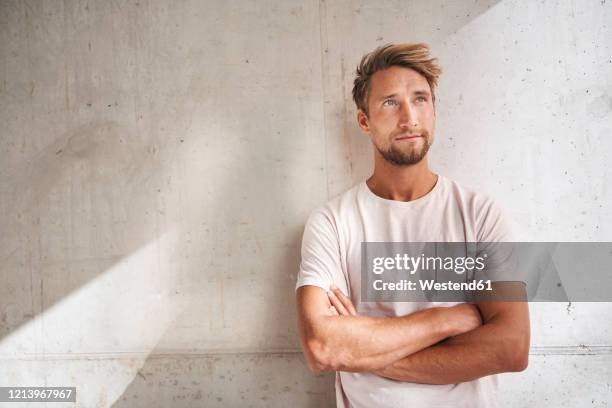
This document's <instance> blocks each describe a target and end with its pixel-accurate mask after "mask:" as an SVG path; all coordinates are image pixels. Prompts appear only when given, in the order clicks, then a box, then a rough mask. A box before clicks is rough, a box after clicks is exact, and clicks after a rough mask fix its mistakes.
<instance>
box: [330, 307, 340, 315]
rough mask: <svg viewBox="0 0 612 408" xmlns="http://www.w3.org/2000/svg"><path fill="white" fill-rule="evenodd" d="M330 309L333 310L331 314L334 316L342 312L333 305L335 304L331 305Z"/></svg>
mask: <svg viewBox="0 0 612 408" xmlns="http://www.w3.org/2000/svg"><path fill="white" fill-rule="evenodd" d="M329 311H330V312H331V314H332V315H333V316H340V313H338V311H337V310H336V308H335V307H333V306H330V307H329Z"/></svg>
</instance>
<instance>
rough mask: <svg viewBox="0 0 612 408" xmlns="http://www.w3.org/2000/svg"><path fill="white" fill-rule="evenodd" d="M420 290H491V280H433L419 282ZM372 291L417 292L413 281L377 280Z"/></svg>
mask: <svg viewBox="0 0 612 408" xmlns="http://www.w3.org/2000/svg"><path fill="white" fill-rule="evenodd" d="M418 282H419V289H420V290H448V291H452V290H466V291H469V290H478V291H481V290H493V288H492V287H491V280H490V279H488V280H483V279H480V280H474V281H471V282H453V281H448V282H436V281H435V280H419V281H418ZM372 286H373V287H374V290H378V291H381V290H417V284H416V282H414V281H409V280H406V279H402V280H400V281H398V282H383V281H382V280H381V279H377V280H375V281H374V282H373V284H372Z"/></svg>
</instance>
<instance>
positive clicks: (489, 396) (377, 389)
mask: <svg viewBox="0 0 612 408" xmlns="http://www.w3.org/2000/svg"><path fill="white" fill-rule="evenodd" d="M506 241H511V239H510V232H509V228H508V225H507V223H506V222H505V221H504V218H503V216H502V211H501V210H500V208H499V207H498V206H497V205H496V204H495V202H494V201H493V200H491V199H490V198H489V197H487V196H485V195H483V194H479V193H476V192H473V191H471V190H469V189H466V188H465V187H462V186H460V185H459V184H457V183H456V182H454V181H452V180H449V179H447V178H446V177H444V176H441V175H440V176H438V181H437V182H436V184H435V186H434V188H433V189H432V190H431V191H430V192H429V193H427V194H426V195H424V196H423V197H420V198H418V199H416V200H412V201H406V202H404V201H395V200H387V199H384V198H381V197H379V196H377V195H375V194H374V193H373V192H372V191H371V190H370V188H369V187H368V186H367V184H366V182H365V181H362V182H361V183H359V184H357V185H356V186H354V187H353V188H351V189H350V190H348V191H347V192H345V193H344V194H342V195H340V196H339V197H337V198H335V199H334V200H331V201H330V202H329V203H327V204H325V205H324V206H322V207H321V208H318V209H316V210H315V211H313V213H312V214H311V215H310V217H309V218H308V221H307V223H306V227H305V230H304V236H303V240H302V260H301V264H300V271H299V274H298V278H297V285H296V290H297V288H298V287H300V286H304V285H314V286H318V287H320V288H323V289H324V290H326V291H327V290H329V287H330V285H331V284H332V283H334V284H335V285H336V286H337V287H338V288H340V289H341V290H342V291H343V292H344V293H345V294H348V296H349V297H350V298H351V300H352V302H353V304H354V305H355V307H356V309H357V313H358V314H359V315H364V316H376V317H384V316H387V317H393V316H404V315H407V314H411V313H414V312H416V311H418V310H421V309H427V308H430V307H434V306H451V305H454V304H457V302H360V293H361V286H360V282H361V243H362V242H506ZM496 392H497V377H496V376H495V375H492V376H487V377H483V378H480V379H478V380H474V381H469V382H464V383H459V384H450V385H433V384H417V383H409V382H400V381H394V380H390V379H386V378H383V377H380V376H377V375H374V374H370V373H352V372H344V371H340V372H337V373H336V402H337V406H338V407H346V408H349V407H355V408H357V407H367V408H370V407H404V406H406V407H408V406H410V407H455V408H456V407H470V408H478V407H487V408H490V407H496V406H497V402H496Z"/></svg>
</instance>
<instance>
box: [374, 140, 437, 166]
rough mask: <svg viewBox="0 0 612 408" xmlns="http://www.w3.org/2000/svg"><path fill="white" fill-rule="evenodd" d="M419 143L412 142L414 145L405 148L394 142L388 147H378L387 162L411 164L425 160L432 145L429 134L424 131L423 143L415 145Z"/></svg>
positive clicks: (398, 164) (399, 164)
mask: <svg viewBox="0 0 612 408" xmlns="http://www.w3.org/2000/svg"><path fill="white" fill-rule="evenodd" d="M417 143H418V142H417ZM417 143H411V144H412V146H410V145H409V146H407V147H406V148H405V149H400V148H398V147H397V145H396V144H393V143H392V144H391V146H390V147H389V148H388V149H382V148H380V147H379V146H376V149H377V150H378V152H379V153H380V154H381V155H382V157H383V159H385V160H386V161H387V162H389V163H391V164H393V165H395V166H410V165H413V164H417V163H418V162H420V161H421V160H423V157H425V155H426V154H427V152H428V151H429V148H430V147H431V143H430V142H429V135H428V134H426V133H423V143H418V146H414V145H415V144H417Z"/></svg>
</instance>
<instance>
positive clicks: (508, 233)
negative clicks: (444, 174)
mask: <svg viewBox="0 0 612 408" xmlns="http://www.w3.org/2000/svg"><path fill="white" fill-rule="evenodd" d="M477 220H478V221H477V225H478V231H477V234H478V235H477V236H478V247H479V251H478V252H479V254H480V255H481V256H482V255H484V254H486V261H485V265H486V268H485V270H484V271H483V272H484V276H485V277H486V278H487V279H491V281H524V278H525V277H524V276H523V274H522V273H521V271H519V270H518V263H517V258H516V256H517V253H516V246H515V243H514V242H513V241H514V238H513V237H514V235H513V233H512V230H511V228H510V223H509V220H508V218H507V216H506V214H505V212H504V210H503V209H502V207H501V206H500V205H499V204H498V203H497V202H495V201H494V200H493V199H491V198H490V197H488V196H484V201H483V204H482V206H481V207H480V210H479V213H478V216H477Z"/></svg>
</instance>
